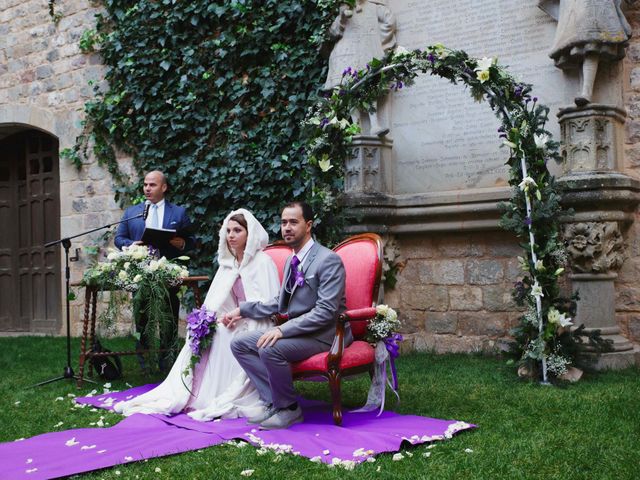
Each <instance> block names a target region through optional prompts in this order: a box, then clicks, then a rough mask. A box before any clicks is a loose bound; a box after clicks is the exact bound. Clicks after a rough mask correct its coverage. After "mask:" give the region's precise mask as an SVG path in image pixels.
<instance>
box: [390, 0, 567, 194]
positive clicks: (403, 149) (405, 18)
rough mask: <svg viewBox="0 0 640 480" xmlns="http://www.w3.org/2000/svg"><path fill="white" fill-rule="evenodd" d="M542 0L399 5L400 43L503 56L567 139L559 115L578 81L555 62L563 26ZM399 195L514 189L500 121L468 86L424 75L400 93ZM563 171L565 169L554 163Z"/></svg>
mask: <svg viewBox="0 0 640 480" xmlns="http://www.w3.org/2000/svg"><path fill="white" fill-rule="evenodd" d="M537 4H538V0H518V1H514V0H458V1H457V2H451V1H450V0H429V1H428V2H426V1H423V0H391V1H390V2H389V6H390V8H391V9H392V11H393V12H394V14H395V15H396V17H397V40H398V44H399V45H401V46H403V47H405V48H407V49H409V50H411V49H415V48H424V47H426V46H427V45H432V44H434V43H442V44H444V45H445V46H447V47H449V48H453V49H462V50H465V51H466V52H467V53H469V55H471V56H475V57H478V58H482V57H498V60H499V63H500V64H502V65H507V66H508V70H509V71H510V72H511V73H512V74H513V75H514V76H515V77H516V78H517V79H519V80H522V81H524V82H527V83H531V84H533V86H534V90H533V95H536V96H538V97H539V99H540V102H542V103H544V104H546V105H547V106H549V107H550V108H551V112H550V114H549V117H550V118H549V122H548V124H547V128H548V129H549V130H550V131H551V132H552V134H553V135H554V138H555V139H559V127H558V123H557V120H556V116H555V113H556V112H557V111H558V109H559V107H560V106H565V105H568V104H569V105H570V104H571V103H572V98H573V97H572V95H573V94H574V93H575V89H576V88H577V79H578V78H577V76H575V77H571V76H569V77H568V76H567V75H566V74H564V76H563V72H562V71H560V70H559V69H557V68H556V67H555V66H554V64H553V61H552V60H551V59H550V58H549V56H548V55H549V50H550V47H551V44H552V42H553V38H554V35H555V29H556V22H555V21H554V20H553V19H552V18H551V17H549V16H548V15H547V14H546V13H544V12H543V11H542V10H540V9H539V8H538V6H537ZM390 103H391V106H392V107H391V118H392V123H391V125H392V126H391V136H392V137H393V140H394V146H393V165H394V167H395V171H394V178H395V182H394V193H395V194H419V193H432V192H444V191H451V190H454V191H456V190H467V189H483V188H490V187H500V186H505V185H507V182H508V177H507V167H506V166H505V165H504V164H505V162H506V160H507V159H508V155H509V152H508V150H507V148H506V147H504V148H500V145H501V143H502V140H501V139H500V138H499V137H498V133H497V128H498V127H499V125H500V123H499V121H498V119H497V118H496V117H495V115H494V114H493V112H492V111H491V109H490V107H489V104H488V103H486V102H482V103H476V102H475V101H474V100H473V99H472V98H471V96H470V94H469V92H468V90H467V89H465V88H464V86H461V85H453V84H451V83H450V82H448V81H447V80H444V79H442V78H439V77H435V76H430V75H422V76H420V77H418V79H417V81H416V84H415V85H413V86H411V87H408V88H406V89H402V90H400V91H398V92H395V93H394V94H393V99H392V101H391V102H390ZM551 163H553V162H550V165H549V166H550V168H552V169H556V168H557V171H554V173H556V174H559V173H560V167H556V166H555V165H551Z"/></svg>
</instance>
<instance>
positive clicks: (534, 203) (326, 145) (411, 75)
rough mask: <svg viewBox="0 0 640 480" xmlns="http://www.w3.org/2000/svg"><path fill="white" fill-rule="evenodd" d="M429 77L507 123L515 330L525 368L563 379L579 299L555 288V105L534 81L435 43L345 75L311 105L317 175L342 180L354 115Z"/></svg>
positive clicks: (559, 258) (561, 264)
mask: <svg viewBox="0 0 640 480" xmlns="http://www.w3.org/2000/svg"><path fill="white" fill-rule="evenodd" d="M425 73H429V74H431V75H436V76H439V77H442V78H445V79H448V80H449V81H451V82H452V83H454V84H461V85H464V86H465V87H466V88H468V89H469V92H470V94H471V95H472V97H473V98H474V99H475V100H477V101H487V102H488V104H489V106H490V107H491V109H492V110H493V111H494V113H495V114H496V116H497V117H498V119H499V120H500V122H501V127H500V128H499V130H498V132H497V136H499V137H500V138H501V139H502V140H501V143H502V145H503V146H504V147H506V148H507V150H508V152H505V153H506V155H505V156H508V160H507V164H508V166H509V184H510V185H511V187H512V195H511V200H510V202H509V203H506V204H503V205H502V206H501V207H502V210H503V215H502V218H501V225H502V227H503V228H505V229H506V230H508V231H511V232H513V233H514V234H515V235H516V236H517V237H518V238H519V239H520V242H521V245H522V248H523V256H522V257H519V258H520V260H521V269H522V279H521V281H519V282H517V283H516V285H515V288H514V291H513V296H514V299H515V300H516V302H517V303H518V305H520V306H522V307H525V312H524V314H523V315H522V317H521V320H520V324H519V325H518V327H517V328H516V331H515V336H516V340H517V345H516V348H515V349H516V351H517V356H518V358H519V361H520V363H521V364H524V365H526V366H527V367H529V369H530V370H532V371H540V373H541V377H542V378H543V379H544V380H545V381H546V380H547V370H548V373H549V374H551V376H559V375H561V374H562V373H564V372H565V371H566V369H567V367H568V366H569V365H571V364H573V363H574V362H575V361H576V356H577V354H578V351H577V346H578V344H579V343H581V342H582V338H581V333H582V331H581V329H578V331H577V332H575V333H572V332H571V331H570V329H569V326H570V325H571V324H572V322H571V319H570V318H569V316H570V315H572V314H574V313H575V302H574V301H573V300H574V299H571V298H565V297H563V296H562V294H561V291H560V288H559V285H558V280H559V278H560V277H561V276H562V274H563V273H564V269H565V267H566V266H567V260H568V258H567V254H566V252H565V248H564V245H563V243H562V240H561V239H560V232H559V217H560V215H561V214H562V213H563V212H562V207H561V205H560V194H559V192H558V190H557V188H556V185H555V182H554V178H553V176H552V175H551V174H550V173H549V170H548V169H547V162H548V161H549V160H559V156H558V144H557V143H556V142H554V141H553V140H552V139H551V135H550V133H549V132H548V131H547V130H546V129H545V124H546V122H547V119H548V114H549V109H548V108H547V107H545V106H544V105H542V104H540V103H539V102H538V99H537V98H535V97H532V96H531V85H528V84H525V83H522V82H519V81H518V80H516V79H515V78H514V77H513V76H512V75H510V74H509V72H507V70H506V69H504V68H503V67H502V66H500V65H498V64H497V61H496V60H495V59H492V58H483V59H480V60H479V59H475V58H472V57H469V56H468V55H467V53H465V52H464V51H459V50H450V49H448V48H446V47H444V46H443V45H439V44H437V45H433V46H429V47H427V48H426V49H424V50H415V51H412V52H409V51H406V50H404V49H398V50H396V51H395V52H391V53H389V54H388V55H387V56H386V57H385V58H383V59H372V60H371V62H369V64H368V65H367V66H366V68H364V69H362V70H356V69H353V68H350V67H349V68H347V69H345V71H344V73H343V81H342V84H341V85H340V86H338V87H336V88H335V89H334V90H333V92H331V94H330V95H328V96H326V97H325V98H324V99H322V100H320V101H319V102H318V103H317V104H316V105H315V107H314V109H313V111H312V113H311V114H310V115H309V117H308V118H307V122H306V125H307V136H308V138H309V140H308V142H307V154H308V156H309V161H310V164H311V165H315V167H316V168H317V175H316V176H317V178H323V179H326V181H328V179H329V178H331V177H332V176H337V175H341V173H338V174H336V171H338V172H339V171H340V166H341V165H343V163H344V160H345V159H346V155H347V154H348V149H349V142H350V139H351V137H352V136H353V135H354V134H355V133H357V132H358V126H357V125H354V124H353V123H352V121H351V117H350V112H352V111H353V110H354V109H360V110H371V109H373V108H374V106H375V104H376V99H378V98H379V97H380V96H382V95H385V94H387V93H388V92H389V90H399V89H401V88H405V87H406V86H408V85H411V84H412V83H413V82H414V79H415V77H416V76H417V75H419V74H425ZM461 135H464V132H461ZM565 213H566V212H565ZM590 340H593V339H592V338H590ZM539 367H542V368H539Z"/></svg>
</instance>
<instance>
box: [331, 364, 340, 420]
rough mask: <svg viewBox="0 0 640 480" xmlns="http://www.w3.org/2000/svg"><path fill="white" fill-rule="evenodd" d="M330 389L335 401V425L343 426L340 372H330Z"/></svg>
mask: <svg viewBox="0 0 640 480" xmlns="http://www.w3.org/2000/svg"><path fill="white" fill-rule="evenodd" d="M329 388H330V390H331V400H332V401H333V423H335V424H336V425H342V395H341V391H340V372H337V371H335V370H331V371H329Z"/></svg>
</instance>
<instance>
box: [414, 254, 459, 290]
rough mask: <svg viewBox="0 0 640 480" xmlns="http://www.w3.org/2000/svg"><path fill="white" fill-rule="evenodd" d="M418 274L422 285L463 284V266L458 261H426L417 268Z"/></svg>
mask: <svg viewBox="0 0 640 480" xmlns="http://www.w3.org/2000/svg"><path fill="white" fill-rule="evenodd" d="M418 273H419V276H420V281H421V282H422V283H433V284H436V285H462V284H464V264H463V263H462V261H460V260H436V261H426V262H424V263H423V264H422V265H421V267H419V270H418Z"/></svg>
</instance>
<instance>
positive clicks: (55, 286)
mask: <svg viewBox="0 0 640 480" xmlns="http://www.w3.org/2000/svg"><path fill="white" fill-rule="evenodd" d="M0 229H1V231H2V233H1V234H0V331H25V332H50V333H56V332H58V330H59V328H60V319H61V308H60V305H61V296H60V295H61V293H60V284H61V267H60V250H59V249H60V247H59V246H57V247H53V248H47V249H45V248H44V244H45V243H47V242H49V241H52V240H56V239H58V238H59V237H60V181H59V177H58V142H57V140H56V139H55V138H53V137H51V136H50V135H47V134H45V133H42V132H39V131H36V130H29V131H26V132H21V133H17V134H14V135H11V136H9V137H7V138H4V139H3V140H1V141H0Z"/></svg>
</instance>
